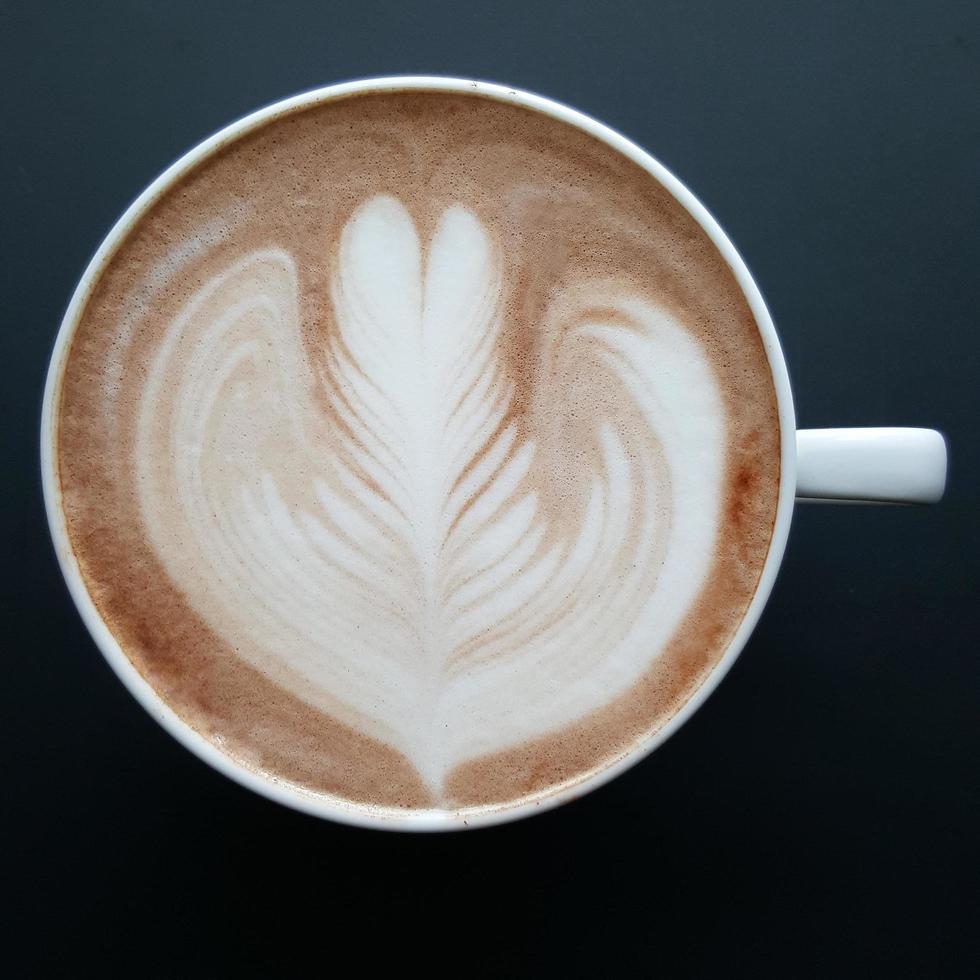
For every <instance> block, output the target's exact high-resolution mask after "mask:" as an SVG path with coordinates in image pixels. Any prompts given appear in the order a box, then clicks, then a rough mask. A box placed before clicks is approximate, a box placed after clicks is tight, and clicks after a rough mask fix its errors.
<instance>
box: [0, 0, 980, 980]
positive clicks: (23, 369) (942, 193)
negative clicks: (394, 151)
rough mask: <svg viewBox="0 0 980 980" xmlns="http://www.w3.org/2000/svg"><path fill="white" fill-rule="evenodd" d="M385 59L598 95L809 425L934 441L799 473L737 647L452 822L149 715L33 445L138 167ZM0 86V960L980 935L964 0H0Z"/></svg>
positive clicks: (372, 955)
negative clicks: (178, 734) (687, 706)
mask: <svg viewBox="0 0 980 980" xmlns="http://www.w3.org/2000/svg"><path fill="white" fill-rule="evenodd" d="M399 72H430V73H443V74H459V75H467V76H474V77H480V78H487V79H492V80H499V81H502V82H505V83H510V84H513V85H515V86H521V87H524V88H528V89H531V90H535V91H540V92H542V93H544V94H546V95H550V96H553V97H555V98H557V99H560V100H562V101H565V102H568V103H570V104H572V105H574V106H576V107H578V108H581V109H583V110H585V111H586V112H588V113H590V114H593V115H595V116H597V117H598V118H600V119H602V120H604V121H605V122H608V123H609V124H611V125H612V126H614V127H616V128H618V129H620V130H622V131H623V132H625V133H626V134H627V135H628V136H630V137H632V138H633V139H635V140H636V141H637V142H639V143H640V144H641V145H643V146H645V147H646V148H647V149H649V150H650V151H651V152H652V153H653V154H654V155H655V156H657V157H658V158H659V159H660V160H662V161H663V162H664V163H665V164H666V165H667V166H668V167H670V168H671V169H672V170H674V172H676V173H677V174H678V175H679V176H680V177H681V178H682V179H683V180H684V181H686V182H687V183H688V184H689V186H690V187H691V188H692V189H693V190H694V191H695V193H696V194H698V195H699V196H700V197H701V199H702V200H703V201H704V202H705V204H707V206H708V207H709V209H710V210H712V211H713V212H714V213H715V215H716V216H717V217H718V219H719V220H720V221H721V223H722V225H723V226H724V227H725V228H726V230H727V231H728V232H729V234H730V235H731V236H732V237H733V239H734V241H735V242H736V244H737V245H738V247H739V248H740V249H741V251H742V253H743V255H744V256H745V258H746V260H747V261H748V264H749V266H750V267H751V268H752V270H753V272H754V274H755V276H756V278H757V280H758V282H759V285H760V286H761V288H762V290H763V292H764V293H765V295H766V297H767V299H768V302H769V304H770V307H771V309H772V312H773V315H774V318H775V320H776V323H777V326H778V327H779V329H780V332H781V335H782V338H783V342H784V345H785V350H786V355H787V357H788V360H789V366H790V371H791V374H792V375H793V378H794V381H795V385H796V394H797V405H798V411H799V419H800V424H801V425H802V426H823V425H830V426H833V425H861V424H869V425H876V424H894V425H902V424H905V425H916V424H919V425H930V426H936V427H938V428H941V429H943V430H944V431H945V432H946V433H947V435H948V437H949V442H950V446H951V468H950V484H949V491H948V495H947V498H946V500H945V502H944V503H942V504H941V505H939V506H935V507H929V508H887V507H884V508H871V507H850V508H849V507H805V508H800V509H799V510H798V512H797V516H796V518H795V523H794V527H793V532H792V536H791V541H790V546H789V550H788V557H787V559H786V562H785V564H784V566H783V570H782V573H781V576H780V579H779V582H778V585H777V587H776V590H775V593H774V595H773V598H772V601H771V602H770V604H769V608H768V610H767V612H766V614H765V616H764V618H763V620H762V623H761V624H760V626H759V628H758V630H757V631H756V633H755V635H754V637H753V639H752V640H751V642H750V643H749V645H748V647H747V649H746V651H745V653H744V654H743V656H742V657H741V659H740V661H739V663H738V664H737V666H736V668H735V669H734V670H733V672H732V673H731V675H730V676H729V678H728V679H727V680H726V682H725V683H724V684H723V685H722V687H721V688H720V689H719V691H718V692H717V693H716V694H715V695H714V696H713V697H712V698H711V700H710V701H709V702H708V704H707V705H706V706H705V708H704V709H703V710H702V711H701V712H700V713H699V714H698V715H697V716H696V717H695V719H694V720H693V721H692V722H691V723H690V724H688V725H687V726H686V727H685V728H684V730H683V731H682V732H680V734H678V735H677V736H676V737H674V738H673V739H672V740H671V741H670V742H668V743H667V745H665V746H664V747H663V748H662V749H661V750H659V751H658V752H657V753H655V755H654V756H653V757H651V758H649V759H648V760H646V761H645V762H643V763H641V764H640V765H639V766H637V767H636V768H635V769H633V770H632V771H630V772H629V773H628V774H626V775H624V776H622V777H620V778H619V779H618V780H616V781H615V782H614V783H612V784H611V785H609V786H607V787H606V788H604V789H602V790H599V791H598V792H596V793H594V794H593V795H591V796H589V797H588V798H586V799H584V800H582V801H580V802H577V803H574V804H572V805H569V806H567V807H565V808H562V809H560V810H558V811H556V812H553V813H549V814H546V815H542V816H540V817H537V818H535V819H532V820H529V821H524V822H522V823H519V824H514V825H510V826H505V827H501V828H496V829H491V830H485V831H480V832H474V833H468V834H464V835H456V836H442V837H409V836H398V835H388V834H382V833H379V832H371V831H363V830H354V829H349V828H345V827H340V826H334V825H331V824H329V823H323V822H318V821H317V820H315V819H312V818H309V817H305V816H301V815H299V814H296V813H292V812H290V811H287V810H285V809H282V808H279V807H277V806H275V805H273V804H271V803H268V802H266V801H265V800H263V799H260V798H258V797H256V796H253V795H250V794H249V793H248V792H246V791H245V790H243V789H240V788H238V787H237V786H235V785H233V784H232V783H231V782H229V781H228V780H226V779H224V778H222V777H219V776H218V775H216V774H214V773H213V772H212V771H211V770H209V769H208V768H207V767H206V766H205V765H204V764H203V763H201V762H199V761H198V760H197V759H196V758H194V757H193V756H192V755H191V754H189V753H188V752H187V751H185V750H184V749H182V748H180V747H179V746H178V745H177V744H176V743H175V742H173V741H171V739H170V738H169V737H168V736H167V735H165V734H164V732H163V731H162V730H161V729H160V728H158V727H157V726H156V724H155V723H153V722H152V721H151V720H150V719H149V717H148V716H147V715H145V714H144V713H143V711H142V709H140V708H139V707H137V705H136V703H135V701H133V700H132V698H131V697H130V696H129V695H128V694H127V693H126V692H125V691H124V689H123V687H122V686H121V685H120V683H119V682H118V681H117V680H116V679H115V677H114V676H113V675H112V674H111V673H110V671H109V669H108V667H107V666H106V665H105V664H104V662H103V660H102V658H101V656H100V655H99V654H98V652H97V651H96V649H95V646H94V645H93V643H92V642H91V641H90V639H89V637H88V635H87V634H86V632H85V630H84V628H83V627H82V624H81V622H80V620H79V617H78V616H77V614H76V613H75V611H74V609H73V607H72V605H71V603H70V601H69V599H68V595H67V592H66V590H65V588H64V586H63V584H62V582H61V579H60V577H59V573H58V570H57V568H56V565H55V561H54V557H53V553H52V549H51V546H50V543H49V539H48V534H47V530H46V526H45V523H44V520H43V515H42V509H41V500H40V492H39V476H38V465H37V461H36V445H37V429H38V415H39V407H40V399H41V387H42V379H43V373H44V369H45V366H46V360H47V357H48V354H49V351H50V347H51V344H52V342H53V340H54V336H55V332H56V330H57V327H58V324H59V321H60V318H61V315H62V313H63V310H64V307H65V305H66V303H67V301H68V298H69V296H70V294H71V292H72V289H73V286H74V284H75V282H76V280H77V278H78V277H79V275H80V274H81V272H82V269H83V268H84V266H85V263H86V262H87V260H88V258H89V257H90V255H91V253H92V252H93V251H94V249H95V248H96V246H97V245H98V243H99V241H100V240H101V238H102V237H103V235H104V234H105V232H106V231H107V230H108V228H109V226H110V224H111V223H112V222H113V221H114V220H115V218H116V217H117V216H118V215H119V214H120V212H121V211H122V210H123V209H124V208H125V207H126V205H128V204H129V202H130V201H131V200H132V199H133V198H134V197H135V196H136V194H137V193H138V192H139V191H140V190H141V189H142V188H143V187H144V186H145V185H146V184H147V183H148V182H149V181H150V180H151V179H152V178H153V177H154V176H155V175H156V174H157V173H158V172H159V171H160V170H162V169H163V168H164V166H165V165H167V164H169V163H170V162H171V161H172V160H173V159H175V158H176V157H177V156H179V155H180V154H181V153H182V152H183V151H184V150H186V149H188V148H189V147H190V146H192V145H193V144H195V143H197V142H198V141H199V140H200V139H202V138H203V137H205V136H207V135H208V134H210V133H211V132H212V131H214V130H215V129H217V128H218V127H220V126H221V125H223V124H224V123H226V122H228V121H230V120H232V119H234V118H236V117H238V116H240V115H242V114H244V113H246V112H248V111H249V110H252V109H254V108H257V107H258V106H261V105H263V104H265V103H268V102H270V101H273V100H275V99H277V98H280V97H282V96H286V95H289V94H291V93H294V92H297V91H301V90H303V89H306V88H310V87H313V86H316V85H320V84H323V83H327V82H332V81H337V80H341V79H347V78H352V77H358V76H365V75H372V74H375V75H376V74H386V73H399ZM0 93H2V95H0V99H2V102H0V112H2V116H0V118H2V129H0V192H2V210H0V243H2V244H0V255H2V264H0V276H2V279H0V290H2V291H0V365H2V369H3V384H2V386H0V406H2V417H0V434H2V439H3V455H2V458H3V459H4V460H5V461H6V466H5V470H4V477H5V480H4V483H5V486H4V491H3V497H2V501H3V503H2V514H3V519H4V525H5V526H4V530H3V539H2V540H3V541H4V542H5V547H4V553H5V561H4V563H3V574H4V581H3V588H2V592H0V594H2V595H3V597H4V599H3V604H4V607H5V608H4V622H5V624H6V625H5V631H6V634H7V642H6V643H5V644H4V646H5V660H6V665H7V666H6V671H5V677H4V681H3V683H2V684H0V719H2V725H3V729H4V732H5V734H4V735H3V739H2V744H3V746H4V755H5V760H4V763H3V766H4V769H3V793H2V807H3V811H2V818H3V829H2V841H3V845H2V847H3V859H4V861H3V864H4V867H3V869H2V874H0V889H2V895H3V899H4V900H5V902H7V903H9V911H8V912H7V913H6V914H5V915H4V916H3V917H2V919H0V921H2V922H3V931H4V932H5V933H6V936H5V938H4V940H3V945H2V947H0V956H2V958H3V963H4V972H5V973H7V975H9V976H15V977H21V976H53V977H58V976H66V977H67V976H79V975H86V974H87V973H88V972H90V971H91V972H92V973H93V975H99V976H111V977H116V976H125V977H128V976H143V977H152V978H156V977H160V978H183V977H187V978H196V977H226V976H228V977H231V976H235V977H245V976H267V977H278V976H284V975H290V974H292V973H294V972H297V970H298V966H299V963H300V962H301V961H303V960H306V961H307V962H310V963H312V965H313V966H314V968H316V969H317V971H318V972H323V973H326V972H328V971H330V970H332V967H331V960H332V959H333V958H334V957H335V956H337V955H338V954H342V955H343V957H344V958H345V960H346V961H347V962H349V963H350V964H351V965H352V966H353V967H354V968H355V969H357V970H358V972H367V971H369V970H370V971H372V972H373V971H374V970H376V969H379V968H381V967H383V966H386V965H387V966H390V967H394V968H396V969H398V970H399V972H404V971H406V970H408V969H414V968H420V969H423V970H427V971H432V972H437V973H442V972H446V971H449V970H452V971H453V972H454V973H461V974H467V973H470V972H474V973H476V974H479V975H487V976H495V977H497V976H528V975H535V974H548V973H551V972H553V973H555V974H556V975H562V976H609V975H613V976H631V975H656V976H662V977H715V976H725V977H753V978H755V977H765V976H772V977H780V978H787V977H789V978H797V977H821V978H823V977H852V976H853V977H878V976H916V977H919V976H921V977H944V978H945V977H966V976H976V975H978V971H980V946H978V939H977V928H978V913H980V906H978V889H977V877H978V871H980V847H978V839H977V833H978V818H980V806H978V804H980V779H978V768H980V752H978V749H980V738H978V721H980V668H978V656H977V647H978V644H977V634H978V632H980V619H978V614H977V611H976V606H977V600H978V595H977V579H978V575H977V573H978V550H980V534H978V520H977V487H978V477H980V466H978V463H980V460H978V451H977V410H978V398H977V391H978V387H980V386H978V383H977V379H978V350H980V343H978V339H977V333H978V329H980V323H978V311H980V286H978V280H980V5H978V4H976V3H975V2H964V3H959V4H957V3H950V2H943V3H937V2H935V0H921V2H915V3H910V2H883V3H856V2H853V0H852V2H844V3H826V2H822V3H812V4H806V3H792V4H790V3H784V2H779V0H773V2H766V3H757V2H752V3H722V2H718V3H706V2H655V3H642V4H641V3H624V2H610V0H606V2H603V3H601V4H600V3H584V2H570V0H565V2H562V3H558V2H555V3H534V2H533V0H515V2H507V3H485V2H468V0H453V2H426V3H418V4H412V3H407V2H405V0H395V2H390V3H377V2H372V0H344V2H335V0H321V2H309V3H300V2H295V3H285V2H278V3H262V4H258V3H249V2H242V0H238V2H228V3H214V2H206V0H194V2H180V3H177V2H174V0H168V2H148V0H144V2H142V3H95V2H93V3H77V2H72V3H50V2H48V3H37V2H35V3H26V2H25V3H22V4H21V3H10V2H7V0H3V2H2V3H0ZM447 943H448V945H447ZM311 957H312V959H310V958H311ZM348 958H349V959H348ZM11 964H13V968H12V969H11Z"/></svg>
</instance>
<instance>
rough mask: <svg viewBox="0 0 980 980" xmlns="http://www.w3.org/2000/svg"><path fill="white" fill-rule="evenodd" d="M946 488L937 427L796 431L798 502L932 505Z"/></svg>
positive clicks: (943, 453)
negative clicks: (833, 501) (828, 501)
mask: <svg viewBox="0 0 980 980" xmlns="http://www.w3.org/2000/svg"><path fill="white" fill-rule="evenodd" d="M945 489H946V440H945V439H944V438H943V436H942V433H940V432H936V430H935V429H892V428H881V429H800V430H799V431H798V432H797V433H796V499H797V500H838V501H848V500H849V501H861V502H867V503H894V504H932V503H935V502H936V501H937V500H940V499H941V498H942V496H943V492H944V490H945Z"/></svg>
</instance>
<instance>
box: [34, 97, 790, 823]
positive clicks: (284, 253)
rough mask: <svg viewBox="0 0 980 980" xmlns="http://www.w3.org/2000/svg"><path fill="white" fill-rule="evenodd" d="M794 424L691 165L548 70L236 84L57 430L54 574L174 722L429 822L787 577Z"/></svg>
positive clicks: (578, 760) (569, 790)
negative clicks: (665, 160) (626, 128)
mask: <svg viewBox="0 0 980 980" xmlns="http://www.w3.org/2000/svg"><path fill="white" fill-rule="evenodd" d="M794 432H795V422H794V417H793V408H792V400H791V394H790V389H789V384H788V379H787V375H786V369H785V365H784V363H783V359H782V355H781V352H780V349H779V344H778V340H777V338H776V334H775V331H774V328H773V325H772V323H771V320H770V318H769V316H768V313H767V311H766V309H765V306H764V304H763V301H762V298H761V296H760V295H759V292H758V290H757V289H756V287H755V285H754V283H753V282H752V279H751V277H750V276H749V273H748V271H747V269H746V268H745V266H744V264H743V263H742V261H741V259H740V258H739V256H738V255H737V253H736V252H735V250H734V248H733V246H732V245H731V243H730V242H729V241H728V239H727V238H726V237H725V236H724V234H723V232H722V231H721V230H720V228H719V227H718V226H717V224H716V223H715V222H714V221H713V219H712V218H711V217H710V216H709V215H708V214H707V212H706V211H705V210H704V208H703V207H702V206H701V205H700V204H699V203H698V202H697V201H696V199H695V198H694V197H693V195H691V194H690V192H689V191H687V190H686V188H684V187H683V185H681V184H680V183H679V182H678V181H677V180H676V178H674V177H673V176H672V175H671V174H669V173H668V172H667V171H666V170H665V169H664V168H663V167H661V166H660V165H659V164H658V163H657V162H656V161H654V160H653V159H652V158H651V157H649V156H648V155H647V154H645V153H644V152H643V151H642V150H640V149H638V148H637V147H635V146H634V145H633V144H631V143H629V142H628V141H627V140H625V139H624V138H623V137H621V136H619V135H618V134H616V133H614V132H612V131H611V130H609V129H607V128H606V127H604V126H602V125H601V124H599V123H597V122H595V121H593V120H591V119H589V118H587V117H585V116H582V115H581V114H579V113H577V112H575V111H574V110H571V109H568V108H566V107H563V106H560V105H558V104H556V103H553V102H550V101H548V100H546V99H543V98H540V97H538V96H533V95H529V94H526V93H520V92H516V91H514V90H512V89H507V88H503V87H500V86H495V85H489V84H485V83H475V82H466V81H459V80H452V79H435V78H398V79H381V80H369V81H364V82H355V83H348V84H344V85H338V86H331V87H328V88H326V89H321V90H318V91H316V92H311V93H308V94H305V95H301V96H298V97H296V98H293V99H289V100H286V101H285V102H281V103H277V104H276V105H274V106H270V107H269V108H267V109H263V110H261V111H259V112H257V113H254V114H253V115H251V116H248V117H247V118H245V119H243V120H241V121H239V122H237V123H234V124H232V125H231V126H229V127H228V128H227V129H225V130H223V131H222V132H220V133H218V134H217V135H216V136H214V137H212V138H211V139H209V140H207V141H205V142H204V143H202V144H201V145H200V146H199V147H197V148H196V149H194V150H192V151H191V152H190V153H188V154H187V155H186V156H185V157H183V158H182V159H181V160H179V161H178V162H177V163H175V164H174V165H173V166H172V167H171V168H170V169H169V170H167V171H166V172H165V173H164V174H163V175H162V176H161V177H160V178H159V179H158V180H157V181H155V182H154V183H153V184H152V185H151V186H150V187H149V188H148V189H147V190H146V191H145V192H144V193H143V194H142V195H141V196H140V198H139V199H138V200H137V201H136V202H135V203H134V204H133V205H132V206H131V207H130V209H129V210H128V211H127V212H126V213H125V214H124V215H123V217H122V218H121V219H120V221H119V222H118V224H117V225H116V226H115V227H114V228H113V230H112V232H111V233H110V234H109V236H108V238H107V239H106V240H105V242H104V243H103V244H102V246H101V247H100V249H99V251H98V253H97V254H96V256H95V257H94V258H93V260H92V262H91V263H90V265H89V267H88V269H87V270H86V272H85V274H84V276H83V278H82V280H81V282H80V283H79V286H78V288H77V290H76V292H75V295H74V296H73V298H72V301H71V304H70V306H69V308H68V311H67V313H66V315H65V319H64V322H63V323H62V327H61V330H60V333H59V335H58V339H57V341H56V345H55V349H54V353H53V356H52V360H51V366H50V370H49V375H48V382H47V388H46V391H45V399H44V411H43V420H42V442H41V452H42V468H43V480H44V492H45V500H46V505H47V509H48V517H49V522H50V526H51V529H52V535H53V538H54V541H55V546H56V549H57V553H58V558H59V561H60V563H61V566H62V569H63V572H64V574H65V578H66V581H67V583H68V586H69V589H70V591H71V594H72V597H73V599H74V600H75V603H76V605H77V606H78V608H79V610H80V612H81V614H82V617H83V619H84V621H85V623H86V625H87V627H88V628H89V630H90V632H91V633H92V635H93V637H94V639H95V641H96V643H97V644H98V646H99V648H100V649H101V650H102V652H103V654H104V655H105V656H106V658H107V660H108V661H109V663H110V665H111V666H112V667H113V669H114V670H115V671H116V673H117V674H118V675H119V676H120V678H121V679H122V680H123V682H124V683H125V684H126V686H127V687H128V688H129V689H130V690H131V691H132V693H133V694H134V695H135V696H136V697H137V699H138V700H139V701H140V702H141V703H142V704H143V705H144V707H146V708H147V710H148V711H149V712H150V713H151V714H152V715H153V716H154V717H155V718H157V720H158V721H160V723H161V724H163V725H164V727H165V728H167V730H168V731H170V732H171V733H172V734H173V735H174V736H175V737H176V738H178V739H179V740H180V741H181V742H182V743H183V744H184V745H186V746H187V747H188V748H190V749H191V750H192V751H193V752H195V753H196V754H197V755H199V756H200V757H201V758H203V759H205V760H206V761H208V762H209V763H210V764H212V765H213V766H214V767H215V768H217V769H218V770H219V771H222V772H224V773H225V774H226V775H229V776H230V777H232V778H233V779H235V780H237V781H238V782H240V783H242V784H244V785H246V786H248V787H250V788H251V789H254V790H256V791H257V792H260V793H262V794H264V795H266V796H268V797H270V798H272V799H275V800H277V801H279V802H281V803H284V804H287V805H289V806H292V807H295V808H297V809H300V810H304V811H306V812H309V813H313V814H316V815H318V816H325V817H329V818H332V819H336V820H340V821H344V822H349V823H355V824H360V825H366V826H372V827H387V828H392V829H413V830H416V829H417V830H441V829H453V828H457V827H462V826H479V825H485V824H491V823H496V822H501V821H504V820H508V819H513V818H516V817H519V816H523V815H527V814H529V813H533V812H537V811H539V810H541V809H544V808H547V807H551V806H554V805H557V804H558V803H561V802H563V801H565V800H568V799H570V798H572V797H574V796H578V795H581V794H582V793H584V792H585V791H587V790H589V789H591V788H594V787H595V786H598V785H600V784H601V783H603V782H605V781H606V780H608V779H610V778H612V776H614V775H616V774H617V773H618V772H621V771H622V770H623V769H625V768H626V767H628V766H629V765H632V764H633V763H635V762H636V761H638V760H639V759H640V758H642V757H643V756H644V755H645V754H646V753H648V752H650V751H651V750H652V749H653V748H655V747H656V746H657V745H659V744H660V743H661V742H662V741H663V740H664V739H666V738H667V737H668V736H669V735H670V734H671V733H672V732H673V731H674V730H676V728H677V727H678V726H679V725H680V724H682V723H683V722H684V721H685V720H686V719H687V718H688V717H689V716H690V715H691V714H692V713H693V712H694V711H695V710H696V708H697V707H698V706H699V705H700V703H701V702H702V701H703V700H704V698H705V697H707V695H708V694H709V693H710V691H711V690H713V689H714V686H715V685H716V684H717V683H718V681H719V680H720V679H721V677H722V676H723V675H724V673H725V672H726V671H727V669H728V668H729V667H730V666H731V663H732V662H733V660H734V659H735V657H736V656H737V654H738V652H739V651H740V650H741V648H742V646H743V645H744V643H745V640H746V639H747V637H748V635H749V633H750V632H751V629H752V628H753V626H754V625H755V622H756V620H757V619H758V616H759V613H760V612H761V609H762V606H763V605H764V603H765V601H766V598H767V597H768V594H769V591H770V589H771V586H772V582H773V579H774V577H775V573H776V569H777V567H778V564H779V561H780V559H781V557H782V552H783V548H784V545H785V540H786V535H787V531H788V526H789V520H790V514H791V510H792V496H793V488H794V486H795V469H794V467H795V456H794V452H795V450H794V446H795V443H794V436H793V434H794ZM782 434H786V437H785V438H784V437H782Z"/></svg>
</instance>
